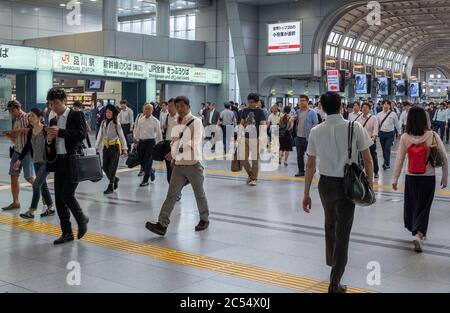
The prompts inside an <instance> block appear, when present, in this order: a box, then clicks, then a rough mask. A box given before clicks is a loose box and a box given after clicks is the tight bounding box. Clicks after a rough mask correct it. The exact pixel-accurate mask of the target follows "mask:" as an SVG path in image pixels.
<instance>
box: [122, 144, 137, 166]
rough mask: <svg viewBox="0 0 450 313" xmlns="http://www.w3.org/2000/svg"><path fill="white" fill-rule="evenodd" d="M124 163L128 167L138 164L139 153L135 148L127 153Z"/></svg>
mask: <svg viewBox="0 0 450 313" xmlns="http://www.w3.org/2000/svg"><path fill="white" fill-rule="evenodd" d="M125 164H126V165H127V166H128V168H133V167H136V166H138V165H139V164H140V162H139V155H138V152H137V150H136V148H133V150H131V152H130V153H129V154H128V158H127V160H126V161H125Z"/></svg>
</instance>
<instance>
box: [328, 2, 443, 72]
mask: <svg viewBox="0 0 450 313" xmlns="http://www.w3.org/2000/svg"><path fill="white" fill-rule="evenodd" d="M378 2H379V3H380V4H381V19H380V25H369V23H368V22H367V16H368V14H369V12H370V10H369V8H368V7H367V2H364V3H362V2H360V1H348V9H347V10H346V11H345V12H344V13H343V14H342V16H341V17H340V18H339V20H338V21H337V22H336V24H335V25H334V27H333V31H334V32H338V33H340V34H343V36H342V38H345V37H346V36H349V37H352V38H355V39H356V44H357V42H358V41H359V40H361V41H364V42H368V43H369V44H370V43H372V44H374V45H376V46H377V47H379V48H380V49H381V48H383V49H386V50H388V51H394V52H396V53H399V54H402V55H405V56H410V57H412V58H413V60H415V61H414V67H416V68H434V69H436V68H437V69H443V70H444V71H446V72H447V73H450V53H449V51H450V50H449V49H450V19H449V18H450V0H408V1H391V0H380V1H378ZM342 41H343V40H341V43H342ZM356 44H355V46H356ZM339 55H340V54H339Z"/></svg>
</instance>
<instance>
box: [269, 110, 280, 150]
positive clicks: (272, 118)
mask: <svg viewBox="0 0 450 313" xmlns="http://www.w3.org/2000/svg"><path fill="white" fill-rule="evenodd" d="M280 118H281V113H280V112H278V105H276V104H274V105H273V106H272V108H271V113H270V115H269V117H268V119H267V123H268V126H267V134H268V135H269V142H272V126H277V125H278V124H279V123H280Z"/></svg>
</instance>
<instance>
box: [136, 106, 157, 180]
mask: <svg viewBox="0 0 450 313" xmlns="http://www.w3.org/2000/svg"><path fill="white" fill-rule="evenodd" d="M143 112H144V113H143V114H142V116H141V117H140V118H139V119H138V121H137V123H136V126H135V128H134V138H135V139H136V140H137V142H138V143H137V150H138V154H139V160H140V162H141V166H142V167H143V169H144V178H143V179H142V183H141V184H140V186H141V187H146V186H148V185H149V183H148V179H149V178H150V179H151V181H154V180H155V172H154V171H153V169H152V165H153V148H154V147H155V145H156V144H157V143H158V142H160V141H162V140H163V138H162V132H161V124H160V123H159V120H158V119H157V118H156V117H154V116H153V105H151V104H150V103H146V104H144V107H143Z"/></svg>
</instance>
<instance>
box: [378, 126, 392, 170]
mask: <svg viewBox="0 0 450 313" xmlns="http://www.w3.org/2000/svg"><path fill="white" fill-rule="evenodd" d="M379 136H380V144H381V149H383V159H384V163H383V164H384V165H386V166H390V165H391V149H392V144H393V143H394V140H395V131H391V132H382V131H380V132H379Z"/></svg>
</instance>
